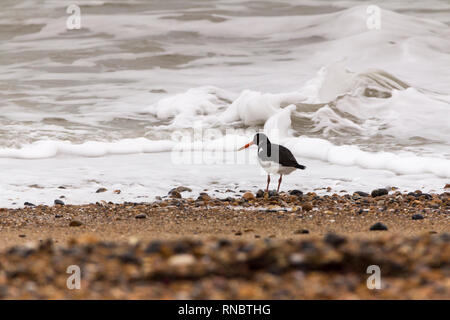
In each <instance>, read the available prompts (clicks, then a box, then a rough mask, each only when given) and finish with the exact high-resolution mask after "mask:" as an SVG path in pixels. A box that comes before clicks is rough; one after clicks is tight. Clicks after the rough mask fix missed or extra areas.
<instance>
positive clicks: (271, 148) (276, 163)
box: [238, 133, 306, 192]
mask: <svg viewBox="0 0 450 320" xmlns="http://www.w3.org/2000/svg"><path fill="white" fill-rule="evenodd" d="M253 144H255V145H257V146H258V161H259V164H260V165H261V167H262V168H263V169H264V170H265V171H266V172H267V187H266V192H268V191H269V184H270V175H271V174H279V175H280V179H278V188H277V192H279V191H280V184H281V180H282V178H283V175H287V174H290V173H292V172H293V171H294V170H296V169H301V170H304V169H306V167H305V166H303V165H301V164H299V163H298V162H297V160H296V159H295V157H294V155H293V154H292V152H291V151H290V150H289V149H288V148H286V147H283V146H281V145H278V144H274V143H271V142H270V141H269V138H267V136H266V135H265V134H264V133H257V134H255V136H254V137H253V141H251V142H249V143H247V144H246V145H245V146H243V147H242V148H239V149H238V151H240V150H244V149H246V148H248V147H250V146H251V145H253Z"/></svg>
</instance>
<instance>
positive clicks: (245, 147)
mask: <svg viewBox="0 0 450 320" xmlns="http://www.w3.org/2000/svg"><path fill="white" fill-rule="evenodd" d="M252 144H253V141H252V142H249V143H247V144H246V145H245V146H243V147H241V148H239V149H238V151H241V150H244V149H247V148H248V147H250V146H251V145H252Z"/></svg>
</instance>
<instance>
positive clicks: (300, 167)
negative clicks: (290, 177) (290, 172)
mask: <svg viewBox="0 0 450 320" xmlns="http://www.w3.org/2000/svg"><path fill="white" fill-rule="evenodd" d="M296 168H297V169H302V170H305V169H306V167H305V166H303V165H301V164H297V166H296Z"/></svg>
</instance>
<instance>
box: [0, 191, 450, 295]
mask: <svg viewBox="0 0 450 320" xmlns="http://www.w3.org/2000/svg"><path fill="white" fill-rule="evenodd" d="M186 189H188V188H184V187H177V188H174V189H172V190H170V191H169V193H168V195H167V196H164V197H159V198H158V199H159V200H156V201H154V202H148V203H131V202H127V203H123V204H114V203H111V202H109V203H108V202H105V201H103V202H97V203H93V204H87V205H69V204H64V202H63V201H61V200H60V201H56V203H57V204H55V205H53V206H45V205H39V206H34V205H33V204H32V203H26V205H25V207H24V208H20V209H0V229H1V233H2V236H3V241H2V243H1V244H0V298H2V299H18V298H25V299H111V298H112V299H450V223H449V219H450V216H449V213H450V206H449V204H450V193H448V192H444V193H441V194H426V193H421V192H420V191H416V192H409V193H402V192H399V191H395V190H386V189H378V190H373V191H372V192H368V193H365V192H356V193H354V194H345V193H343V194H336V193H334V194H329V195H321V196H318V195H317V194H315V193H314V192H308V193H304V192H302V191H300V190H290V191H289V192H281V193H280V194H277V193H276V192H274V191H271V192H269V193H264V192H263V191H262V190H259V191H257V192H251V191H247V190H241V192H239V193H236V192H231V190H223V191H222V193H223V197H221V198H218V197H211V196H209V195H208V193H207V192H203V193H200V194H199V195H198V197H189V198H184V197H183V194H184V192H185V191H186ZM70 265H77V266H79V267H80V269H81V288H80V289H75V290H70V289H68V288H67V285H66V280H67V277H68V276H69V275H68V274H67V272H66V269H67V267H68V266H70ZM371 265H376V266H379V267H380V270H381V279H382V280H381V281H382V282H381V283H382V286H381V289H369V288H368V286H367V279H368V277H369V276H370V274H368V273H367V268H368V267H369V266H371Z"/></svg>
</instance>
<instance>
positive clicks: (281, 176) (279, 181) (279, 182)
mask: <svg viewBox="0 0 450 320" xmlns="http://www.w3.org/2000/svg"><path fill="white" fill-rule="evenodd" d="M282 178H283V175H282V174H280V179H278V188H277V193H278V192H279V191H280V184H281V180H282Z"/></svg>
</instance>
